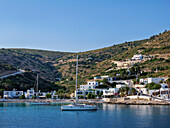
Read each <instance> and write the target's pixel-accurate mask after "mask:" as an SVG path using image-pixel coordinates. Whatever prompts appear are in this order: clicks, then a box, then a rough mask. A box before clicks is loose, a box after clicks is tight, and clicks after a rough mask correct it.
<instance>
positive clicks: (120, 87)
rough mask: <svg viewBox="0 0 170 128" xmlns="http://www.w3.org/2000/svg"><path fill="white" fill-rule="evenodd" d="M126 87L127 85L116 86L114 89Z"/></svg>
mask: <svg viewBox="0 0 170 128" xmlns="http://www.w3.org/2000/svg"><path fill="white" fill-rule="evenodd" d="M126 86H127V85H125V84H117V85H116V88H118V89H119V88H123V87H126Z"/></svg>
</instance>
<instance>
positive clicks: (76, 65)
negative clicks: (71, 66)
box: [76, 55, 78, 90]
mask: <svg viewBox="0 0 170 128" xmlns="http://www.w3.org/2000/svg"><path fill="white" fill-rule="evenodd" d="M77 73H78V55H77V64H76V90H77Z"/></svg>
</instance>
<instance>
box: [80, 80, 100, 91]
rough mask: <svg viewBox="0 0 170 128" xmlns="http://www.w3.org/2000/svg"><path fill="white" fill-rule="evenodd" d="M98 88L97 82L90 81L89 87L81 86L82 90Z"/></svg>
mask: <svg viewBox="0 0 170 128" xmlns="http://www.w3.org/2000/svg"><path fill="white" fill-rule="evenodd" d="M97 86H99V83H98V82H97V81H88V82H87V85H80V90H89V89H95V88H96V87H97Z"/></svg>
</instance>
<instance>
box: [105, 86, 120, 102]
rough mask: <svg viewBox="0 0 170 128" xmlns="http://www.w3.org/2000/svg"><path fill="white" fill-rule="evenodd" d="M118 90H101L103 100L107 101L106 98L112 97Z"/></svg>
mask: <svg viewBox="0 0 170 128" xmlns="http://www.w3.org/2000/svg"><path fill="white" fill-rule="evenodd" d="M118 91H119V88H109V89H108V90H103V100H104V101H108V99H110V98H113V97H114V96H115V95H116V94H117V93H118Z"/></svg>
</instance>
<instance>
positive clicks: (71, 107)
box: [61, 55, 97, 111]
mask: <svg viewBox="0 0 170 128" xmlns="http://www.w3.org/2000/svg"><path fill="white" fill-rule="evenodd" d="M77 73H78V55H77V65H76V91H75V96H76V100H75V103H74V104H69V105H63V106H61V110H62V111H90V110H97V107H96V105H87V104H78V97H77Z"/></svg>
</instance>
